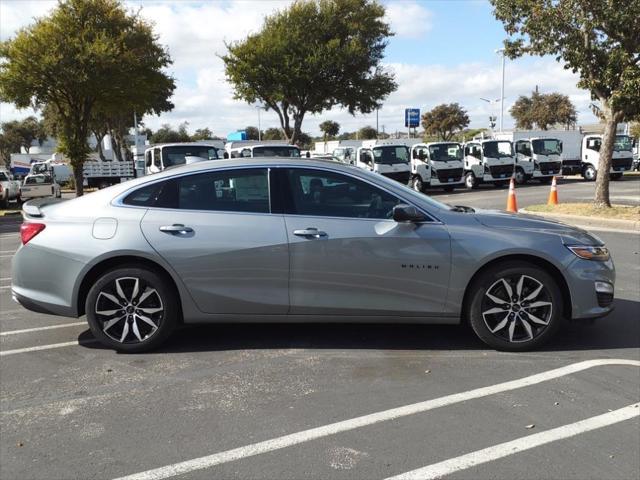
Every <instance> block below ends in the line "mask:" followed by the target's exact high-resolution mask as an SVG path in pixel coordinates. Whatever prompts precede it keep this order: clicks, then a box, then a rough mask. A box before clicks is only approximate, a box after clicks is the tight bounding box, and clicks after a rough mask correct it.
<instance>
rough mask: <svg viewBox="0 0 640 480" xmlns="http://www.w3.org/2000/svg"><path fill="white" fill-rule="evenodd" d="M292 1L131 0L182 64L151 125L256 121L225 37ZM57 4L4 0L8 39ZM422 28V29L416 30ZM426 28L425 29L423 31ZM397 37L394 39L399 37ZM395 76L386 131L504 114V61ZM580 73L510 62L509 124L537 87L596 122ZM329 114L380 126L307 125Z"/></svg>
mask: <svg viewBox="0 0 640 480" xmlns="http://www.w3.org/2000/svg"><path fill="white" fill-rule="evenodd" d="M288 3H289V0H286V1H242V0H230V1H229V2H201V3H194V2H150V1H130V2H128V6H129V7H130V8H132V9H134V10H137V9H138V8H140V7H142V10H141V15H142V16H143V17H145V18H146V19H148V20H151V21H153V22H154V23H155V31H156V32H157V34H158V35H159V37H160V42H161V43H162V44H164V45H166V46H167V48H168V49H169V51H170V53H171V56H172V57H173V59H174V61H175V63H174V64H173V65H172V66H171V68H170V73H171V74H172V75H173V76H174V77H175V78H176V84H177V89H176V91H175V94H174V97H173V99H172V100H173V103H174V104H175V109H174V110H173V111H172V112H168V113H166V114H163V115H162V116H161V117H147V118H145V119H144V121H145V123H146V124H147V125H148V126H149V127H151V128H152V129H155V128H158V127H159V126H160V125H161V124H163V123H171V124H174V125H176V124H178V123H180V122H183V121H188V122H189V125H190V129H191V130H194V129H196V128H201V127H209V128H211V129H212V130H213V131H214V132H215V133H216V134H217V135H226V134H227V133H228V132H230V131H233V130H235V129H238V128H244V127H245V126H247V125H257V123H258V121H257V119H258V114H257V111H256V109H255V108H254V107H253V106H250V105H247V104H246V103H244V102H241V101H237V100H234V99H233V90H232V88H231V86H230V85H229V84H228V83H227V82H226V80H225V76H224V69H223V64H222V61H221V60H220V58H219V57H218V56H217V55H216V54H221V53H223V52H224V50H225V47H224V44H225V42H229V41H235V40H239V39H242V38H244V37H245V36H246V35H247V34H248V33H250V32H253V31H257V30H258V29H259V28H260V26H261V24H262V21H263V19H264V16H265V15H267V14H269V13H271V12H273V11H274V10H276V9H280V8H283V7H285V6H286V5H287V4H288ZM52 5H54V3H51V2H41V1H37V2H26V1H25V2H22V1H20V2H17V1H6V0H2V3H0V8H1V10H0V13H1V14H2V15H1V16H0V31H1V35H2V37H3V38H5V37H6V36H10V35H11V34H12V32H13V31H15V29H16V28H19V27H21V26H24V25H27V24H29V23H31V21H32V18H33V17H34V16H40V15H43V14H44V13H46V11H47V10H48V9H49V8H51V6H52ZM387 8H388V18H389V20H390V21H391V22H392V28H393V29H394V31H396V32H397V33H398V36H401V35H404V36H407V35H417V34H418V32H421V33H420V35H424V33H425V32H426V31H427V30H428V28H429V27H430V19H431V14H430V12H429V11H428V10H426V9H425V8H423V7H422V6H421V5H420V4H418V3H417V2H395V3H388V4H387ZM417 27H419V28H417ZM420 29H422V30H420ZM392 41H393V40H392ZM388 67H389V68H390V69H392V70H393V71H394V72H395V74H396V79H397V81H398V84H399V88H398V90H397V91H396V92H394V93H393V94H391V95H390V96H389V98H388V99H387V100H386V101H385V102H384V106H383V108H382V109H381V110H380V112H379V124H380V126H381V127H382V126H383V125H384V126H385V129H386V131H387V132H392V131H395V130H404V126H403V118H404V114H403V112H404V108H406V107H419V108H420V109H421V110H423V111H424V110H425V109H430V108H432V107H433V106H435V105H437V104H440V103H445V102H446V103H449V102H458V103H460V104H461V105H462V106H463V107H464V108H466V109H467V111H468V112H469V116H470V118H471V126H473V127H483V126H486V125H487V123H488V116H489V115H497V114H498V113H499V112H498V110H499V106H498V105H489V104H487V103H486V102H483V101H481V100H480V97H485V98H498V97H499V96H500V80H501V74H500V62H499V59H496V61H495V62H494V63H492V64H487V63H480V62H479V63H472V64H457V65H451V66H442V65H423V64H417V63H415V64H414V63H389V64H388ZM576 82H577V77H576V76H575V75H574V74H572V73H571V72H570V71H567V70H564V69H563V68H562V66H561V65H559V64H558V63H557V62H555V61H554V60H553V59H546V58H545V59H537V60H535V61H532V60H519V61H515V62H509V61H508V62H507V67H506V85H505V96H506V97H507V98H506V100H505V127H507V126H510V125H512V123H513V122H512V120H511V118H510V116H509V115H508V110H509V108H510V107H511V105H512V104H513V102H514V101H515V100H516V98H517V97H518V95H521V94H527V95H528V94H530V92H531V91H532V90H533V89H534V88H535V86H536V85H538V86H539V87H540V89H541V91H542V92H551V91H558V92H562V93H565V94H567V95H569V96H570V98H571V100H572V101H573V102H574V103H575V104H576V107H577V109H578V112H579V121H580V122H582V123H591V122H593V121H595V120H594V117H593V116H592V114H591V113H590V110H589V107H588V105H589V103H590V100H589V95H588V93H587V92H585V91H583V90H579V89H578V88H577V87H576V86H575V85H576ZM30 114H32V112H31V111H30V110H16V109H15V108H14V107H13V106H12V105H8V104H0V120H2V121H7V120H10V119H13V118H23V117H26V116H28V115H30ZM325 119H332V120H335V121H337V122H339V123H340V124H341V126H342V130H343V131H353V130H356V129H358V128H360V127H362V126H364V125H372V126H375V123H376V115H375V112H374V113H373V114H369V115H357V116H355V117H353V116H351V115H349V113H348V112H347V111H346V110H341V109H340V108H334V109H333V110H331V111H329V112H325V113H323V114H322V115H317V116H308V117H307V118H306V119H305V122H304V124H303V129H304V130H305V131H307V132H311V133H312V134H319V129H318V124H319V123H320V122H322V121H323V120H325ZM271 126H274V127H275V126H279V123H278V120H277V116H276V115H275V113H273V112H263V113H262V128H267V127H271Z"/></svg>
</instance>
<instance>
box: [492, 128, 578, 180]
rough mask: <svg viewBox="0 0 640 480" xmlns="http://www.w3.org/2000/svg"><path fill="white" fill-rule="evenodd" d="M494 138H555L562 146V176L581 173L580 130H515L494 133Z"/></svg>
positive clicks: (511, 139) (514, 140)
mask: <svg viewBox="0 0 640 480" xmlns="http://www.w3.org/2000/svg"><path fill="white" fill-rule="evenodd" d="M493 136H494V138H496V139H498V140H510V141H512V142H517V141H518V140H526V139H532V138H555V139H556V140H559V141H560V142H561V145H562V153H561V154H560V160H561V161H562V175H580V174H581V173H582V157H581V153H580V149H581V146H582V137H583V133H582V132H581V131H580V130H516V131H513V132H496V133H494V135H493Z"/></svg>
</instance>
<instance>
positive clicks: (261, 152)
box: [225, 142, 301, 158]
mask: <svg viewBox="0 0 640 480" xmlns="http://www.w3.org/2000/svg"><path fill="white" fill-rule="evenodd" d="M234 143H236V142H234ZM239 143H240V144H241V145H240V146H238V145H233V144H228V148H227V149H226V152H225V153H226V155H227V156H228V157H229V158H257V157H285V158H300V156H301V151H300V149H299V148H298V147H296V146H295V145H289V144H288V143H266V144H262V143H256V144H251V143H249V142H239Z"/></svg>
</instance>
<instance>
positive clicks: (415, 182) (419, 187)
mask: <svg viewBox="0 0 640 480" xmlns="http://www.w3.org/2000/svg"><path fill="white" fill-rule="evenodd" d="M410 184H411V185H410V186H411V188H413V189H414V190H415V191H416V192H420V193H424V184H423V183H422V178H420V175H416V176H414V177H413V178H412V179H411V180H410Z"/></svg>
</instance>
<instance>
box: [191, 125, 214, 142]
mask: <svg viewBox="0 0 640 480" xmlns="http://www.w3.org/2000/svg"><path fill="white" fill-rule="evenodd" d="M212 139H213V133H212V132H211V130H209V129H208V128H198V129H196V131H195V132H193V135H191V141H193V142H197V141H199V140H212Z"/></svg>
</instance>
